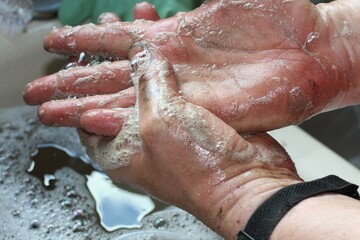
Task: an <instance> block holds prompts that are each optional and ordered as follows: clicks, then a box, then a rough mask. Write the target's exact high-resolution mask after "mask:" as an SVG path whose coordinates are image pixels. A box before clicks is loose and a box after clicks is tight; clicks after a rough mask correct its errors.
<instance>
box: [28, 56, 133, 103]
mask: <svg viewBox="0 0 360 240" xmlns="http://www.w3.org/2000/svg"><path fill="white" fill-rule="evenodd" d="M130 72H131V68H130V65H129V62H128V61H116V62H104V63H102V64H99V65H95V66H91V67H75V68H70V69H67V70H62V71H60V72H58V73H56V74H53V75H49V76H45V77H42V78H40V79H37V80H35V81H33V82H31V83H29V84H28V85H27V86H26V87H25V90H24V93H23V98H24V100H25V102H26V103H27V104H29V105H38V104H41V103H44V102H46V101H49V100H56V99H64V98H67V97H69V96H76V97H82V96H89V95H97V94H111V93H116V92H119V91H121V90H124V89H126V88H128V87H130V86H131V85H132V83H131V81H130Z"/></svg>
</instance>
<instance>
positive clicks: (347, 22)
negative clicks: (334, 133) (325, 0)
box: [317, 0, 360, 108]
mask: <svg viewBox="0 0 360 240" xmlns="http://www.w3.org/2000/svg"><path fill="white" fill-rule="evenodd" d="M317 7H318V8H319V10H320V12H321V14H322V16H323V17H324V20H325V24H326V26H327V28H328V31H329V33H328V36H329V43H330V44H329V45H330V46H331V48H332V49H331V51H332V52H333V54H334V55H333V57H334V59H335V61H336V62H335V65H333V69H334V72H335V73H334V74H339V76H338V79H339V80H341V81H344V83H345V84H344V88H345V89H343V90H344V95H342V96H340V99H337V101H338V103H335V104H334V105H335V106H334V108H337V107H343V106H348V105H353V104H358V103H360V1H358V0H337V1H334V2H332V3H329V4H318V5H317Z"/></svg>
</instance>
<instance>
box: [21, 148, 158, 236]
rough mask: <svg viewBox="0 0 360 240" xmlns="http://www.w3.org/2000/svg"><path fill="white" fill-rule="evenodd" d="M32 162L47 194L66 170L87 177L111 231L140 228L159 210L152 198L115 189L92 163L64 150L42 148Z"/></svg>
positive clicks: (33, 172) (32, 172)
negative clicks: (148, 217) (146, 218)
mask: <svg viewBox="0 0 360 240" xmlns="http://www.w3.org/2000/svg"><path fill="white" fill-rule="evenodd" d="M31 160H32V161H31V164H30V167H29V168H28V169H27V172H28V173H29V174H30V175H33V176H35V177H37V178H38V179H40V181H42V183H43V186H44V187H45V189H47V190H54V189H55V187H56V181H57V179H56V176H55V172H56V171H57V170H59V169H61V168H63V167H68V168H71V169H73V170H74V171H76V172H77V173H79V174H81V175H83V176H85V177H86V179H87V182H86V186H87V188H88V189H89V191H90V193H91V195H92V196H93V198H94V200H95V202H96V210H97V213H98V215H99V218H100V223H101V226H102V227H104V229H106V230H107V231H115V230H117V229H120V228H140V227H141V220H142V219H143V218H144V216H146V215H147V214H149V213H150V212H152V211H153V210H154V208H155V203H154V202H153V201H152V200H151V199H150V198H149V197H147V196H144V195H140V194H137V193H131V192H129V191H126V190H123V189H121V188H119V187H117V186H115V185H114V184H113V183H112V182H111V180H110V179H109V178H108V177H107V176H105V175H104V174H103V173H101V172H99V171H97V170H96V169H95V168H94V167H93V166H92V165H91V164H90V163H89V160H88V159H86V158H85V157H79V156H77V154H76V153H74V152H71V151H69V150H67V149H66V148H64V147H62V146H59V145H56V144H40V145H38V146H37V148H36V150H35V151H34V152H33V153H31ZM66 195H67V196H68V197H76V192H74V191H71V190H70V191H68V192H67V194H66ZM63 204H64V205H66V204H68V203H66V202H64V203H63Z"/></svg>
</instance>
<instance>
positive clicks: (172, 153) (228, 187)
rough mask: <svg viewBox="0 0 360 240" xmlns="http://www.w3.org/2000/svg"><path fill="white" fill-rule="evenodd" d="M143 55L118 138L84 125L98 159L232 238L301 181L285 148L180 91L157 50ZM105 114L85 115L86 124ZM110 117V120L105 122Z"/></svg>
mask: <svg viewBox="0 0 360 240" xmlns="http://www.w3.org/2000/svg"><path fill="white" fill-rule="evenodd" d="M148 49H152V48H147V47H146V48H145V49H144V51H142V52H140V53H139V54H137V55H136V56H135V57H134V59H136V61H137V62H138V63H139V64H138V65H136V66H138V69H137V70H136V73H137V75H138V76H139V78H136V80H134V82H135V86H136V89H137V90H136V97H137V104H136V106H135V110H134V111H133V112H132V113H131V116H130V117H128V116H126V114H124V112H123V110H121V109H114V110H113V111H114V112H116V111H117V113H118V115H117V116H118V119H120V120H121V121H123V122H124V124H123V125H122V127H121V129H120V130H119V134H118V135H117V136H116V137H115V138H108V137H102V136H98V135H95V134H90V133H89V132H91V131H88V132H84V131H80V137H81V140H82V142H83V144H84V146H85V147H86V149H87V152H88V154H89V156H90V157H91V158H92V160H94V161H97V162H98V163H99V165H100V166H101V167H102V168H103V170H105V172H106V173H107V174H108V175H109V176H110V177H111V178H112V179H113V180H114V181H117V182H121V183H126V184H128V185H130V186H133V187H135V188H137V189H139V190H142V191H144V192H146V193H147V194H150V195H152V196H154V197H155V198H157V199H160V200H162V201H165V202H167V203H169V204H172V205H175V206H178V207H180V208H182V209H184V210H186V211H188V212H190V213H191V214H193V215H194V216H196V217H197V218H199V219H200V220H201V221H203V222H204V223H205V224H207V225H208V226H209V227H211V228H212V229H213V230H214V231H216V232H218V233H219V234H221V235H222V236H224V237H225V238H226V239H234V238H235V235H236V234H237V232H238V231H239V230H241V229H243V228H244V226H245V224H246V223H247V221H248V219H249V217H250V216H251V214H252V213H253V211H254V210H255V209H256V208H257V207H258V206H259V205H260V204H261V203H262V202H263V201H265V200H266V199H267V198H268V197H269V196H271V195H272V194H273V193H274V192H276V191H278V190H279V189H281V188H283V187H285V186H288V185H291V184H294V183H297V182H300V181H301V179H300V178H299V177H298V175H297V173H296V170H295V167H294V165H293V163H292V161H291V159H290V157H289V156H288V155H287V153H286V151H285V150H284V149H283V148H282V147H281V146H280V145H279V144H278V143H277V142H276V141H275V140H274V139H272V138H271V137H270V136H269V135H267V134H259V135H246V136H244V135H240V134H238V133H237V132H236V131H235V130H234V129H233V128H231V127H230V126H228V125H227V124H225V123H224V122H223V121H222V120H221V119H219V118H218V117H216V116H215V115H214V114H212V113H210V112H209V111H207V110H206V109H204V108H202V107H200V106H196V105H194V104H191V103H189V102H187V101H186V99H183V98H182V97H181V96H180V95H179V93H178V85H177V82H178V81H177V79H176V76H175V73H174V70H173V68H172V66H171V65H170V64H169V62H168V61H167V60H166V59H165V58H164V57H163V56H161V55H159V54H158V53H157V52H154V51H153V50H151V51H148ZM103 119H104V115H103V114H97V112H96V111H95V113H94V112H92V111H89V112H87V113H86V114H84V115H83V116H82V117H81V121H82V123H83V124H82V125H83V127H84V128H85V130H89V129H90V130H91V129H92V128H94V126H97V125H102V126H103V127H104V125H103V124H102V123H103V122H104V121H103ZM105 122H106V121H105Z"/></svg>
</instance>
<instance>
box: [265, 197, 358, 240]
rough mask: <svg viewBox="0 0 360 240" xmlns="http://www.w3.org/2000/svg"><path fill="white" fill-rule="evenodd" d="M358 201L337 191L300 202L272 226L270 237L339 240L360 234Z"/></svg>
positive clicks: (278, 239)
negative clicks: (275, 225)
mask: <svg viewBox="0 0 360 240" xmlns="http://www.w3.org/2000/svg"><path fill="white" fill-rule="evenodd" d="M359 225H360V202H359V201H357V200H355V199H352V198H350V197H347V196H343V195H338V194H324V195H320V196H316V197H312V198H308V199H305V200H303V201H301V202H300V203H299V204H298V205H296V206H295V207H293V208H292V209H291V210H290V211H289V212H288V213H287V214H286V215H285V216H284V218H283V219H282V220H281V221H280V222H279V224H278V225H277V227H276V228H275V229H274V231H273V233H272V235H271V240H282V239H284V240H285V239H286V240H307V239H309V240H310V239H317V240H322V239H324V240H325V239H326V240H331V239H336V240H342V239H358V238H359V236H360V228H359V227H358V226H359Z"/></svg>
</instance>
